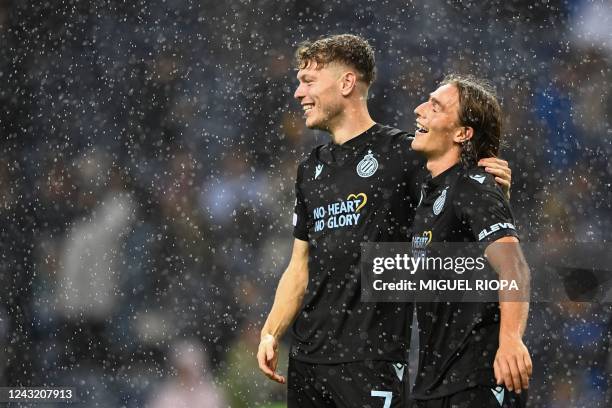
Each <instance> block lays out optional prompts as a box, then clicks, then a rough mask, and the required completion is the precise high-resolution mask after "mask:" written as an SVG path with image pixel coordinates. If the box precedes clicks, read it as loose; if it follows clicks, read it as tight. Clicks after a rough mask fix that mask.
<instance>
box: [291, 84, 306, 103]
mask: <svg viewBox="0 0 612 408" xmlns="http://www.w3.org/2000/svg"><path fill="white" fill-rule="evenodd" d="M304 96H306V95H305V93H304V84H303V83H300V84H299V85H298V87H297V89H296V90H295V92H294V93H293V97H294V98H295V99H297V100H302V98H304Z"/></svg>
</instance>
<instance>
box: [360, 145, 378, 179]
mask: <svg viewBox="0 0 612 408" xmlns="http://www.w3.org/2000/svg"><path fill="white" fill-rule="evenodd" d="M376 170H378V160H376V159H375V158H374V155H373V154H372V151H371V150H368V154H366V155H365V156H364V158H363V159H361V161H360V162H359V164H357V174H358V175H359V177H370V176H371V175H372V174H374V173H376Z"/></svg>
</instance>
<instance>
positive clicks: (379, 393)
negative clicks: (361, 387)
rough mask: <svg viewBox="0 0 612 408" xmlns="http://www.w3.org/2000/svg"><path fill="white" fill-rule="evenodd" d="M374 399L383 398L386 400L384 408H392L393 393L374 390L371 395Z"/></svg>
mask: <svg viewBox="0 0 612 408" xmlns="http://www.w3.org/2000/svg"><path fill="white" fill-rule="evenodd" d="M370 395H371V396H373V397H381V398H384V399H385V405H383V408H391V398H393V393H392V392H391V391H375V390H372V392H371V393H370Z"/></svg>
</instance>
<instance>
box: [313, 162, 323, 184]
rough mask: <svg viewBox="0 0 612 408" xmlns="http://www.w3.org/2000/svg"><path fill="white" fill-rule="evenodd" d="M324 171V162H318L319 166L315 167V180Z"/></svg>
mask: <svg viewBox="0 0 612 408" xmlns="http://www.w3.org/2000/svg"><path fill="white" fill-rule="evenodd" d="M322 171H323V165H322V164H317V167H315V176H314V178H315V180H316V179H317V177H319V176H320V175H321V172H322Z"/></svg>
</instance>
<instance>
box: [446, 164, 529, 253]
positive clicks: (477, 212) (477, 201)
mask: <svg viewBox="0 0 612 408" xmlns="http://www.w3.org/2000/svg"><path fill="white" fill-rule="evenodd" d="M457 195H458V199H457V200H456V201H455V211H456V212H457V214H458V216H459V218H460V219H461V222H462V223H463V224H464V225H467V226H468V227H469V228H470V229H471V231H472V233H473V234H474V239H475V240H476V241H480V242H494V241H496V240H498V239H500V238H503V237H508V236H512V237H516V238H518V233H517V231H516V227H515V223H514V217H513V215H512V210H511V209H510V204H509V203H508V201H507V200H506V198H505V197H504V195H503V193H502V191H501V188H500V187H499V186H497V184H495V180H494V179H493V177H491V176H488V175H479V176H475V177H474V178H471V177H466V179H465V180H464V181H463V183H461V184H460V186H459V192H458V193H457Z"/></svg>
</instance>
